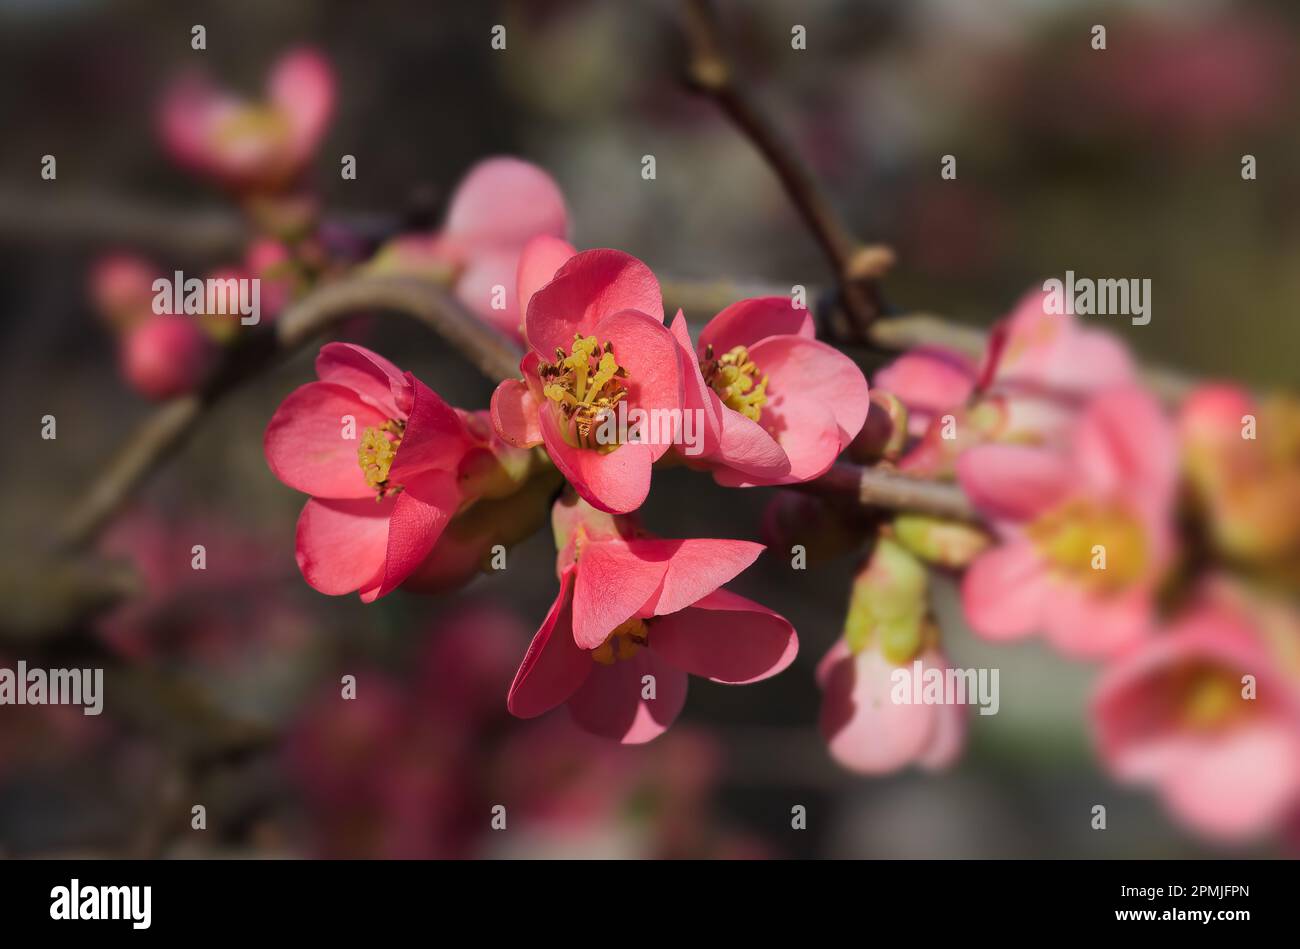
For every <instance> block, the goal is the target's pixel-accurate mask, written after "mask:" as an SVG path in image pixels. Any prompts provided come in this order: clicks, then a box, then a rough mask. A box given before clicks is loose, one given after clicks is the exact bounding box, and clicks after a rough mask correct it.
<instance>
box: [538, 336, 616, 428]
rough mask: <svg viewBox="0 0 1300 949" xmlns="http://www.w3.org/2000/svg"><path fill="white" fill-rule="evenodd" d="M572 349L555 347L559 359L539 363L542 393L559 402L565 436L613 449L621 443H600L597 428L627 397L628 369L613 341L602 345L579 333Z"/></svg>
mask: <svg viewBox="0 0 1300 949" xmlns="http://www.w3.org/2000/svg"><path fill="white" fill-rule="evenodd" d="M569 349H570V351H569V352H568V353H565V352H564V350H562V349H558V348H557V349H556V350H555V360H556V361H555V362H553V363H543V364H542V365H540V366H539V367H538V373H539V375H540V376H541V378H542V395H544V396H545V397H546V398H547V399H548V400H549V401H551V402H554V403H555V408H556V410H557V411H558V412H559V413H560V415H561V417H562V418H563V419H564V422H565V425H564V431H565V440H566V441H567V442H568V443H569V444H570V445H573V446H575V447H578V448H592V449H595V450H596V451H601V452H610V451H613V450H614V449H615V448H617V447H618V444H617V443H610V444H600V443H598V442H597V441H596V439H595V438H594V437H593V432H594V430H595V429H596V428H597V427H598V426H599V425H600V424H601V422H603V421H604V420H605V417H606V416H607V415H609V414H610V413H611V412H613V411H614V410H615V409H616V408H617V406H618V404H619V403H620V402H622V401H623V400H624V399H625V398H627V381H628V375H627V370H625V369H624V368H623V367H622V366H620V365H619V364H618V360H617V359H616V358H615V356H614V345H613V343H609V342H607V343H605V346H604V348H603V349H602V348H601V346H600V343H599V342H598V341H597V340H596V337H594V336H583V335H582V334H580V333H579V334H575V335H574V337H573V345H572V346H571V347H570V348H569Z"/></svg>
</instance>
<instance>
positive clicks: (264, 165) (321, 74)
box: [159, 49, 335, 191]
mask: <svg viewBox="0 0 1300 949" xmlns="http://www.w3.org/2000/svg"><path fill="white" fill-rule="evenodd" d="M334 99H335V78H334V70H333V67H331V66H330V64H329V62H328V61H327V60H326V59H325V58H324V56H322V55H321V54H320V53H319V52H317V51H315V50H311V49H299V50H295V51H292V52H289V53H286V54H285V55H283V56H282V57H281V58H280V59H279V60H277V62H276V63H275V65H274V66H272V67H271V72H270V75H269V77H268V79H267V84H266V92H265V98H264V99H263V100H262V101H261V102H249V101H247V100H244V99H241V98H239V97H237V96H235V95H234V94H232V93H230V92H228V91H226V90H224V89H220V88H218V87H216V86H214V85H213V84H212V83H211V81H210V80H209V79H208V78H206V77H204V76H202V75H199V74H190V75H187V76H184V77H182V78H181V79H179V80H177V82H176V83H175V85H173V87H172V88H171V90H170V91H169V92H168V93H167V95H166V96H165V98H164V99H163V103H162V107H161V111H160V116H159V125H160V130H161V134H162V140H163V145H164V147H165V148H166V149H167V151H168V152H169V153H170V154H171V156H172V158H174V159H175V160H176V161H177V162H178V163H179V164H181V165H183V166H184V167H186V168H189V169H190V170H192V171H195V172H197V173H199V174H202V175H205V176H207V177H210V178H213V179H215V180H217V181H219V182H221V183H222V184H224V185H226V186H227V187H230V188H232V189H234V190H237V191H245V190H249V191H279V190H281V189H283V188H285V187H287V186H289V185H291V184H293V182H294V180H295V179H296V178H297V177H298V175H299V174H300V173H301V172H302V171H303V169H304V168H305V167H306V165H307V163H308V162H309V161H310V160H311V158H312V157H313V156H314V154H315V151H316V148H317V146H318V145H319V144H320V141H321V138H322V137H323V136H324V134H325V129H326V127H327V126H328V124H329V120H330V117H331V116H332V114H333V112H334Z"/></svg>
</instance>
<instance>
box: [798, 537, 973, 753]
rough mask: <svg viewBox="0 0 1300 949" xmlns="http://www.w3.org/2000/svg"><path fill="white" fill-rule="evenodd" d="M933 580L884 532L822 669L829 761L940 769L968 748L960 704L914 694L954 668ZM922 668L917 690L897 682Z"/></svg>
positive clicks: (820, 678)
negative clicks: (935, 615)
mask: <svg viewBox="0 0 1300 949" xmlns="http://www.w3.org/2000/svg"><path fill="white" fill-rule="evenodd" d="M928 582H929V581H928V574H927V571H926V568H925V566H924V565H923V564H921V563H920V561H918V560H917V559H916V557H915V556H914V555H912V554H911V553H910V552H909V551H907V550H906V549H905V548H904V547H902V546H901V545H900V544H899V543H897V542H896V541H895V540H894V539H893V538H892V537H891V536H889V535H887V534H882V535H881V536H880V537H879V538H877V540H876V543H875V546H874V548H873V549H872V553H871V556H870V557H869V558H868V559H867V561H866V563H865V564H864V565H863V566H862V568H861V569H860V570H859V571H858V574H857V576H856V577H855V578H854V580H853V588H852V594H851V596H850V599H849V609H848V615H847V617H846V618H845V623H844V635H843V636H841V637H840V638H839V639H838V640H836V642H835V645H833V646H832V647H831V649H830V651H829V652H828V653H827V654H826V655H825V656H824V657H823V658H822V661H821V662H820V663H819V664H818V666H817V684H818V685H819V686H820V687H821V690H822V706H821V715H820V717H819V724H820V728H821V733H822V737H823V738H824V739H825V740H826V743H827V746H828V748H829V750H830V753H831V757H833V758H834V759H835V760H836V761H838V762H839V763H840V764H842V765H843V766H844V767H846V768H848V769H849V770H851V771H856V772H858V773H860V774H886V773H888V772H891V771H897V770H898V769H900V768H904V767H906V766H907V765H909V764H914V763H915V764H919V765H921V766H922V767H924V768H929V769H938V768H943V767H946V766H947V765H949V764H950V763H951V762H952V761H953V760H955V759H956V757H957V756H958V755H959V754H960V753H961V750H962V748H963V746H964V745H965V737H966V713H965V710H964V709H963V708H962V706H961V705H960V704H956V703H955V702H954V703H951V704H944V702H936V703H927V702H925V701H914V700H913V699H914V694H915V695H918V696H922V697H923V693H922V692H921V691H920V686H921V685H922V684H923V683H924V679H925V676H926V673H928V672H930V671H931V670H937V671H938V672H940V673H943V672H944V671H945V670H947V668H948V660H947V658H946V657H945V656H944V654H943V651H942V650H941V649H940V647H939V644H938V627H937V626H936V625H935V623H934V621H933V619H931V617H930V615H929V607H928V601H927V598H928V594H927V584H928ZM917 664H919V670H920V674H921V676H922V681H921V682H919V683H916V686H917V688H916V689H914V688H913V687H912V685H911V683H910V681H908V682H906V683H905V685H906V686H907V687H906V688H904V687H902V686H900V685H899V683H897V682H896V681H895V679H896V678H901V677H902V675H903V674H906V676H908V677H909V679H910V677H913V676H915V675H916V673H917V671H918V665H917ZM900 670H902V672H901V673H900ZM939 698H941V699H947V698H949V697H948V696H946V695H942V696H939ZM968 701H969V700H968Z"/></svg>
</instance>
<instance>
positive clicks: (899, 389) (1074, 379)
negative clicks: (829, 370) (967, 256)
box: [876, 290, 1136, 475]
mask: <svg viewBox="0 0 1300 949" xmlns="http://www.w3.org/2000/svg"><path fill="white" fill-rule="evenodd" d="M1044 296H1045V295H1044V294H1043V293H1042V292H1041V291H1037V290H1035V291H1032V292H1030V293H1028V294H1026V295H1025V296H1024V297H1022V298H1021V300H1020V302H1019V303H1017V304H1016V307H1015V309H1014V310H1012V312H1011V314H1010V315H1009V316H1007V317H1005V318H1004V319H1003V320H1001V321H1000V322H999V323H998V324H997V325H996V326H994V328H993V330H992V331H991V332H990V334H989V341H988V343H987V345H986V346H985V350H984V353H983V354H982V356H981V357H980V358H979V359H978V360H976V359H974V358H972V357H970V356H967V355H965V354H964V353H961V352H958V351H956V350H952V349H947V348H945V347H941V346H925V347H919V348H917V349H914V350H911V351H910V352H907V353H904V354H903V355H902V356H900V357H899V358H898V359H896V360H895V361H894V362H892V363H890V364H889V365H888V366H886V367H885V368H883V369H881V370H880V371H879V372H877V373H876V386H878V387H879V388H881V389H884V390H887V391H889V392H892V393H893V394H894V395H896V396H897V397H898V398H899V399H901V400H902V401H903V404H904V405H905V406H906V407H907V410H908V425H909V429H910V430H911V432H912V434H913V435H916V436H918V437H919V438H920V442H919V443H918V444H917V445H916V446H915V447H914V448H912V449H911V450H910V451H909V453H908V454H907V455H906V456H905V457H904V458H903V459H902V460H901V461H900V462H899V467H900V468H902V469H903V470H906V471H913V472H917V473H924V474H928V475H942V474H950V473H951V471H952V465H953V463H954V461H955V459H956V457H957V456H958V455H959V454H960V453H961V452H962V451H964V450H965V449H966V448H968V447H970V446H971V445H975V444H980V443H981V442H986V441H1017V442H1048V443H1053V442H1058V441H1060V440H1061V439H1062V438H1063V437H1064V436H1065V435H1066V434H1067V433H1068V431H1069V429H1070V427H1071V426H1072V425H1073V423H1074V421H1075V419H1076V418H1077V414H1078V411H1077V410H1078V407H1079V405H1080V404H1081V402H1082V401H1083V400H1085V399H1086V398H1088V397H1089V396H1091V395H1095V394H1097V393H1099V392H1103V391H1105V390H1106V389H1109V388H1113V387H1115V386H1122V385H1128V384H1130V383H1132V382H1134V380H1135V379H1136V373H1135V370H1134V365H1133V361H1132V358H1131V357H1130V356H1129V354H1128V351H1127V350H1126V349H1125V348H1124V346H1123V344H1122V343H1120V342H1119V340H1118V339H1116V338H1115V337H1114V336H1112V335H1111V334H1109V333H1107V332H1105V331H1104V330H1096V329H1090V328H1087V327H1084V326H1082V325H1081V324H1080V322H1079V319H1078V317H1076V316H1073V315H1071V314H1053V313H1047V312H1045V310H1044ZM945 415H952V416H953V419H954V427H955V436H956V437H948V436H949V435H952V434H954V433H951V432H950V433H945V428H946V426H945V425H944V423H943V416H945Z"/></svg>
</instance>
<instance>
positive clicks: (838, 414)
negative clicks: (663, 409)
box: [672, 297, 867, 487]
mask: <svg viewBox="0 0 1300 949" xmlns="http://www.w3.org/2000/svg"><path fill="white" fill-rule="evenodd" d="M672 332H673V336H674V337H675V338H676V340H677V343H678V345H679V346H680V351H679V357H680V359H681V363H682V376H683V381H684V401H683V408H684V409H685V410H687V411H690V412H694V413H697V416H698V417H701V418H703V419H704V420H705V428H704V439H703V446H702V448H703V452H702V454H701V455H699V456H698V457H697V456H692V455H689V454H686V453H685V452H684V451H683V449H682V448H680V447H679V448H678V449H677V451H678V454H679V455H681V456H682V457H683V458H684V459H685V460H686V461H687V462H688V463H702V464H705V465H707V466H708V467H710V468H712V470H713V476H714V478H715V479H716V480H717V481H718V483H719V484H724V485H729V486H733V487H741V486H745V487H747V486H753V485H760V484H792V483H798V482H802V481H809V480H811V479H813V478H816V477H817V476H819V475H821V474H824V473H825V472H826V470H827V469H828V468H830V466H831V465H832V464H833V463H834V461H835V459H836V458H837V457H838V456H839V454H840V452H842V451H843V450H844V449H845V447H847V446H848V444H849V442H851V441H852V440H853V438H854V436H856V435H857V434H858V432H859V430H861V428H862V424H863V422H864V421H865V420H866V417H867V380H866V379H865V378H864V377H863V375H862V370H860V369H859V368H858V367H857V365H856V364H855V363H854V362H853V361H852V360H851V359H849V358H848V357H847V356H845V355H844V354H843V353H841V352H839V351H838V350H836V349H834V348H832V347H830V346H827V345H826V344H825V343H822V342H819V341H818V340H816V339H814V338H813V321H812V315H811V314H810V313H809V312H808V311H807V310H799V309H795V308H794V306H793V305H792V304H791V302H790V300H789V299H788V298H786V297H762V298H756V299H750V300H741V301H740V302H738V303H733V304H732V305H731V306H729V307H727V308H726V309H724V310H723V311H722V312H721V313H719V314H718V315H717V316H715V317H714V318H713V319H712V320H710V321H709V323H708V325H707V326H705V327H704V329H703V330H702V331H701V333H700V338H699V343H698V345H697V346H692V345H691V338H690V331H689V329H688V328H687V326H686V318H685V316H683V315H682V313H680V312H678V314H677V316H676V318H675V319H674V320H673V323H672Z"/></svg>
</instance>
